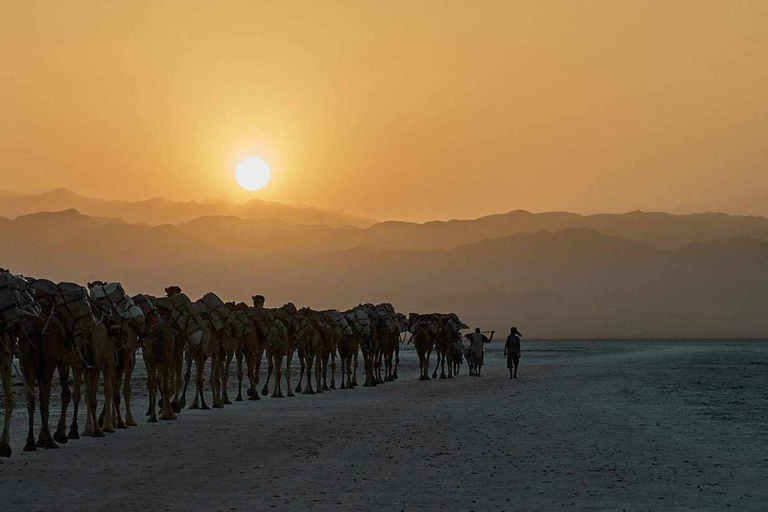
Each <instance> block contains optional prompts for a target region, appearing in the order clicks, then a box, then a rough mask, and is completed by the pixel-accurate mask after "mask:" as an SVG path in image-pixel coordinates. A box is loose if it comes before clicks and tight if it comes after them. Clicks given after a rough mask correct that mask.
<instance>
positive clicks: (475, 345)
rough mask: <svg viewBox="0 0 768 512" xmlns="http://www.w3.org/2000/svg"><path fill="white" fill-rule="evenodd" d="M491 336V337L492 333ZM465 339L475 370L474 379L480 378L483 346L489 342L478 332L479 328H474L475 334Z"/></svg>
mask: <svg viewBox="0 0 768 512" xmlns="http://www.w3.org/2000/svg"><path fill="white" fill-rule="evenodd" d="M491 336H493V333H492V334H491ZM465 337H466V338H467V339H468V340H469V348H470V351H471V353H472V363H473V364H472V366H474V368H475V373H474V375H475V376H476V377H481V376H482V375H480V370H481V368H482V367H483V355H484V350H483V345H485V344H486V343H490V342H491V340H489V339H488V337H487V336H486V335H485V334H483V333H481V332H480V328H479V327H476V328H475V332H473V333H472V334H467V335H466V336H465Z"/></svg>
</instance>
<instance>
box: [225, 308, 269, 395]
mask: <svg viewBox="0 0 768 512" xmlns="http://www.w3.org/2000/svg"><path fill="white" fill-rule="evenodd" d="M226 306H227V308H228V309H229V310H230V311H231V312H232V314H231V315H230V317H229V319H228V322H227V326H228V330H229V337H230V338H232V340H233V342H232V343H233V346H232V347H230V350H226V349H225V351H224V352H225V353H224V356H223V358H222V361H223V368H222V382H221V385H222V388H223V390H224V397H225V401H224V403H225V404H226V403H227V400H228V394H227V382H228V381H229V367H230V364H231V363H232V358H233V357H235V358H236V359H237V397H236V398H235V402H242V401H243V359H245V362H246V368H247V371H248V380H249V383H250V384H249V386H250V387H249V391H250V390H251V389H255V388H254V387H253V383H252V378H251V372H257V371H258V370H257V369H256V368H254V361H255V358H258V364H261V354H259V351H263V348H262V345H261V339H260V338H259V335H258V333H256V332H255V328H254V326H253V324H252V322H251V318H250V317H249V316H248V310H249V309H250V308H249V307H248V305H247V304H245V303H243V302H241V303H235V302H227V304H226ZM251 353H253V356H251ZM253 377H254V378H257V376H256V375H254V376H253ZM251 396H256V397H258V394H255V395H253V393H252V392H251ZM249 397H250V396H249ZM257 399H258V398H257Z"/></svg>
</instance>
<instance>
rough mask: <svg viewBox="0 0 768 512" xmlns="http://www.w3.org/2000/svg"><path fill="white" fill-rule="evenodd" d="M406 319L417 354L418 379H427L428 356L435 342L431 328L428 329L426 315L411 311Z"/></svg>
mask: <svg viewBox="0 0 768 512" xmlns="http://www.w3.org/2000/svg"><path fill="white" fill-rule="evenodd" d="M408 321H409V324H410V331H411V333H413V334H412V336H411V341H412V342H413V345H414V347H416V353H417V354H418V356H419V380H429V357H430V355H431V354H432V349H433V348H434V344H435V341H434V338H433V329H430V325H429V323H428V322H427V317H426V315H419V314H417V313H411V314H410V316H409V317H408Z"/></svg>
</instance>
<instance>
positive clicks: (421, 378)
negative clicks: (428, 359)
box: [416, 350, 424, 380]
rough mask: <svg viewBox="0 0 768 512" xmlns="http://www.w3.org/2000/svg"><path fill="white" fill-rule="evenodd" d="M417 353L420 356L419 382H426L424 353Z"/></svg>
mask: <svg viewBox="0 0 768 512" xmlns="http://www.w3.org/2000/svg"><path fill="white" fill-rule="evenodd" d="M416 353H417V354H418V356H419V380H424V353H423V352H422V351H421V350H417V351H416Z"/></svg>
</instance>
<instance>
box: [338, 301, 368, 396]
mask: <svg viewBox="0 0 768 512" xmlns="http://www.w3.org/2000/svg"><path fill="white" fill-rule="evenodd" d="M343 314H344V318H345V319H346V320H347V324H348V325H349V327H350V331H351V332H350V334H348V335H346V336H344V337H343V338H342V339H341V340H339V343H338V349H339V358H340V360H341V376H342V380H341V389H352V388H356V387H357V385H358V384H357V365H358V354H359V353H360V347H361V346H362V345H363V344H365V343H369V342H368V341H366V340H367V339H368V338H370V336H371V327H370V321H369V320H368V316H367V315H365V314H364V313H362V312H360V311H356V310H355V309H350V310H348V311H345V312H344V313H343ZM353 361H354V363H353ZM345 375H346V377H347V380H346V384H345V382H344V376H345Z"/></svg>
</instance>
